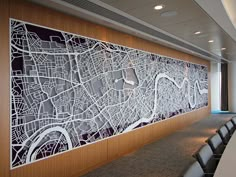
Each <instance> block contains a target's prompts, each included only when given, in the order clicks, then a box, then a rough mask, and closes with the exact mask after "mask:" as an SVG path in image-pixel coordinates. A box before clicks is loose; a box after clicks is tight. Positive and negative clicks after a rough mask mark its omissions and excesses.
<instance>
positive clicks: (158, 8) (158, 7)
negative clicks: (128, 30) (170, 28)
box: [154, 4, 165, 10]
mask: <svg viewBox="0 0 236 177" xmlns="http://www.w3.org/2000/svg"><path fill="white" fill-rule="evenodd" d="M164 7H165V6H164V5H162V4H160V5H156V6H155V7H154V9H155V10H161V9H163V8H164Z"/></svg>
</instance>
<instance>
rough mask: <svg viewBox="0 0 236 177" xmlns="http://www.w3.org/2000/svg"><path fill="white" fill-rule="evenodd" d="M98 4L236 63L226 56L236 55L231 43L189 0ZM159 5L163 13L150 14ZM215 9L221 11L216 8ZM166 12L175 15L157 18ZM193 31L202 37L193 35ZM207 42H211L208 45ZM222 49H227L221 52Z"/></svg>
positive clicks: (126, 0) (119, 0)
mask: <svg viewBox="0 0 236 177" xmlns="http://www.w3.org/2000/svg"><path fill="white" fill-rule="evenodd" d="M101 1H102V2H104V3H106V4H108V5H110V6H112V7H114V8H117V9H119V10H121V11H123V12H125V13H127V14H129V15H131V16H133V17H135V18H137V19H140V20H142V21H144V22H146V23H148V24H151V25H153V26H155V27H157V28H159V29H162V30H164V31H167V32H168V33H170V34H173V35H175V36H177V37H179V38H181V39H184V40H186V41H188V42H191V43H193V44H194V45H197V46H199V47H201V48H203V49H205V50H208V51H210V52H212V53H214V54H217V55H219V56H224V57H225V58H227V59H230V60H232V59H235V60H236V56H233V55H229V53H231V54H232V53H233V51H236V43H235V41H234V40H233V39H232V38H231V37H230V36H229V35H228V34H227V33H226V32H225V30H223V29H222V28H221V27H220V26H219V25H218V24H217V23H216V22H215V21H214V20H213V19H212V18H211V17H209V16H208V15H207V13H206V12H205V11H204V10H203V9H202V8H200V6H199V5H198V4H197V3H196V2H195V1H193V0H174V1H173V0H162V1H158V0H147V1H143V0H113V1H109V0H101ZM162 3H163V4H164V5H165V8H164V9H162V10H160V11H156V10H154V8H153V7H154V6H155V5H157V4H162ZM208 6H209V4H208ZM217 8H223V7H220V6H219V5H218V6H217ZM167 11H176V12H177V15H176V16H171V17H163V16H162V15H161V14H162V13H164V12H167ZM196 31H201V32H202V33H201V34H200V35H195V34H194V32H196ZM209 40H214V42H213V43H208V41H209ZM222 47H225V48H227V49H226V50H225V51H221V48H222Z"/></svg>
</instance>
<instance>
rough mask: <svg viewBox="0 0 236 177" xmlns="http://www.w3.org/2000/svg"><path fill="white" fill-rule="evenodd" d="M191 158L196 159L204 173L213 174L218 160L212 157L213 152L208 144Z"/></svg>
mask: <svg viewBox="0 0 236 177" xmlns="http://www.w3.org/2000/svg"><path fill="white" fill-rule="evenodd" d="M193 157H195V158H196V159H197V161H198V162H199V164H200V165H201V167H202V169H203V171H204V173H214V172H215V170H216V167H217V165H218V162H219V159H217V158H215V157H214V154H213V151H212V150H211V147H210V146H209V145H208V144H206V145H204V146H202V147H201V148H200V149H199V151H198V152H196V153H195V154H194V155H193Z"/></svg>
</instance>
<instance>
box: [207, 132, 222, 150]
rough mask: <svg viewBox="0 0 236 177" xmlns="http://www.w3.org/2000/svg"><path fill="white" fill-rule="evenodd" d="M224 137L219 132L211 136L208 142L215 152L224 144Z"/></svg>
mask: <svg viewBox="0 0 236 177" xmlns="http://www.w3.org/2000/svg"><path fill="white" fill-rule="evenodd" d="M222 143H223V142H222V139H221V137H220V135H219V134H218V133H217V134H215V135H213V136H212V137H211V138H209V140H208V144H209V145H210V147H211V149H212V150H213V152H214V151H215V150H216V149H217V147H218V146H219V145H220V144H222Z"/></svg>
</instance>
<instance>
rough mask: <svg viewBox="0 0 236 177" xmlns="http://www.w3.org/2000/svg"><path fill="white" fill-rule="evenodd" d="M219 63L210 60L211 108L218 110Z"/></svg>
mask: <svg viewBox="0 0 236 177" xmlns="http://www.w3.org/2000/svg"><path fill="white" fill-rule="evenodd" d="M220 70H221V68H220V64H218V63H213V62H211V110H212V111H216V110H220V81H221V73H220Z"/></svg>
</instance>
